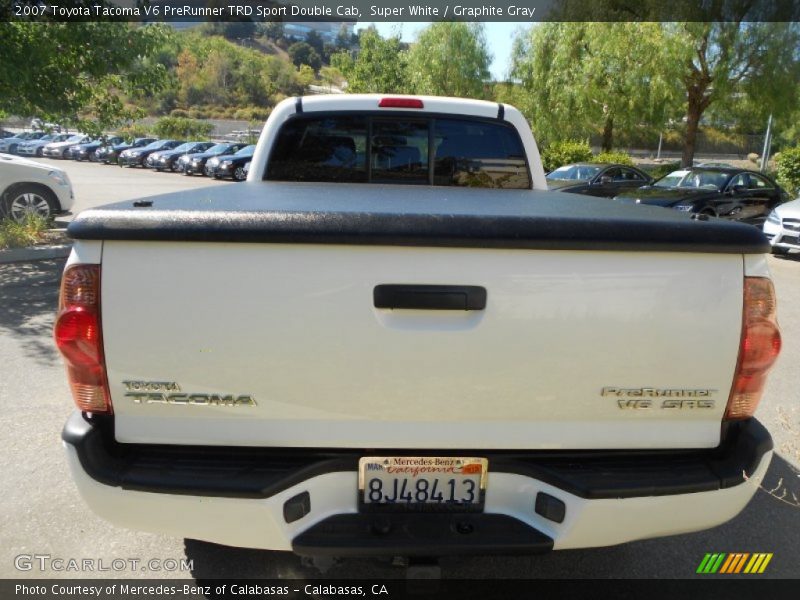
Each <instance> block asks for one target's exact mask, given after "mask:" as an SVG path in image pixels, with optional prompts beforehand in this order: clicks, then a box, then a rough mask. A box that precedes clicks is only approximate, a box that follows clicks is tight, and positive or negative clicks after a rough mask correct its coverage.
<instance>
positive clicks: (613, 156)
mask: <svg viewBox="0 0 800 600" xmlns="http://www.w3.org/2000/svg"><path fill="white" fill-rule="evenodd" d="M592 162H597V163H617V164H620V165H631V166H633V159H632V158H631V155H630V154H628V153H627V152H619V151H617V152H601V153H600V154H598V155H597V156H595V157H594V158H593V159H592Z"/></svg>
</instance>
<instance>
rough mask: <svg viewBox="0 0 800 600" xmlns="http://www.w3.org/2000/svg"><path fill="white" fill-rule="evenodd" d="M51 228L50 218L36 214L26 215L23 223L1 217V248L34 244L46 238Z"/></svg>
mask: <svg viewBox="0 0 800 600" xmlns="http://www.w3.org/2000/svg"><path fill="white" fill-rule="evenodd" d="M49 228H50V221H49V220H48V219H45V218H44V217H39V216H35V215H31V216H28V217H26V218H25V221H23V222H22V223H15V222H14V221H12V220H11V219H0V250H5V249H7V248H24V247H26V246H32V245H33V244H35V243H37V242H40V241H42V240H43V239H44V238H45V232H46V231H47V230H48V229H49Z"/></svg>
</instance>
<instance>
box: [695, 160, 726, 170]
mask: <svg viewBox="0 0 800 600" xmlns="http://www.w3.org/2000/svg"><path fill="white" fill-rule="evenodd" d="M694 166H695V167H726V168H731V169H733V168H735V167H734V166H733V165H732V164H730V163H726V162H719V161H714V160H711V161H708V162H700V163H697V164H696V165H694Z"/></svg>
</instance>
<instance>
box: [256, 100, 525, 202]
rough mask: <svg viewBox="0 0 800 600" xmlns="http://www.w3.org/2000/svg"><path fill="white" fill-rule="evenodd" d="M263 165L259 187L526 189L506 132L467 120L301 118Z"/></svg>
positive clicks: (518, 148)
mask: <svg viewBox="0 0 800 600" xmlns="http://www.w3.org/2000/svg"><path fill="white" fill-rule="evenodd" d="M431 129H432V131H431ZM368 132H369V140H368V139H367V137H368ZM368 142H369V143H368ZM431 154H433V156H431ZM267 162H268V167H267V172H266V174H265V179H272V180H280V181H331V182H358V183H360V182H368V181H369V182H374V183H407V184H408V183H411V184H430V183H433V185H446V186H468V187H487V188H514V189H529V188H530V177H529V176H528V167H527V163H526V161H525V151H524V149H523V147H522V143H521V141H520V140H519V137H518V136H517V133H516V131H515V130H514V128H513V127H511V126H509V125H503V124H500V123H492V122H483V121H477V120H470V119H438V118H428V117H424V116H422V117H416V118H415V117H408V118H405V117H403V116H400V115H398V116H397V117H396V118H392V119H388V118H386V116H384V115H380V116H378V115H375V116H372V115H358V116H355V115H337V116H332V115H331V116H325V115H308V116H305V115H304V116H301V117H297V118H294V119H291V120H290V121H288V122H287V123H286V124H284V125H283V127H282V128H281V130H280V132H279V133H278V137H277V139H276V140H275V144H274V146H273V148H272V152H271V154H270V157H269V159H268V161H267ZM431 163H433V164H431ZM431 170H433V176H432V177H431Z"/></svg>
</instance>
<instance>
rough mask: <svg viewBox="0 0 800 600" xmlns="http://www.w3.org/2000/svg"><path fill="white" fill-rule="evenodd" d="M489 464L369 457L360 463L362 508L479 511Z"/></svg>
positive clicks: (455, 458) (478, 460)
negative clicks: (438, 508)
mask: <svg viewBox="0 0 800 600" xmlns="http://www.w3.org/2000/svg"><path fill="white" fill-rule="evenodd" d="M488 465H489V461H488V460H487V459H485V458H472V457H467V458H465V457H460V456H367V457H363V458H361V460H360V461H359V463H358V491H359V499H360V500H361V504H362V506H365V507H366V506H369V507H371V508H377V507H380V506H383V507H398V508H412V507H415V508H421V509H432V510H436V508H437V507H440V508H442V509H443V510H451V509H459V508H461V509H466V510H475V509H480V508H481V507H482V506H483V502H484V496H485V493H486V480H487V473H488Z"/></svg>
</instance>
